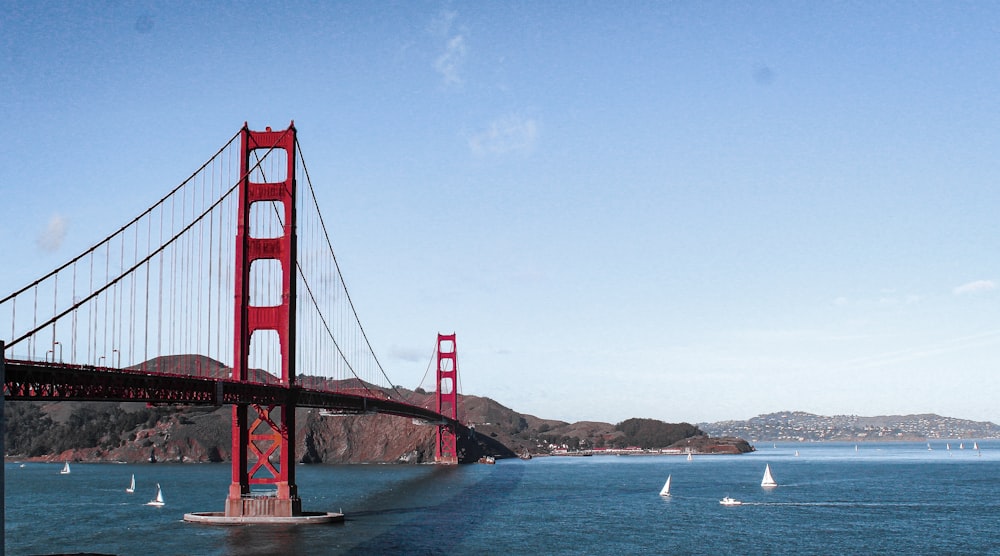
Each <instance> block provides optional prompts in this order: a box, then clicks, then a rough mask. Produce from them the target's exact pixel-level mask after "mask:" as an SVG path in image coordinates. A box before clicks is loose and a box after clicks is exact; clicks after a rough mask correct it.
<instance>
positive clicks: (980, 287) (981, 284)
mask: <svg viewBox="0 0 1000 556" xmlns="http://www.w3.org/2000/svg"><path fill="white" fill-rule="evenodd" d="M996 287H997V285H996V282H994V281H993V280H975V281H973V282H969V283H968V284H962V285H961V286H958V287H956V288H955V289H953V290H952V293H954V294H955V295H967V294H975V293H981V292H986V291H990V290H992V289H996Z"/></svg>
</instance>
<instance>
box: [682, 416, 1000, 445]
mask: <svg viewBox="0 0 1000 556" xmlns="http://www.w3.org/2000/svg"><path fill="white" fill-rule="evenodd" d="M698 428H700V429H701V430H703V431H704V432H705V433H706V434H709V435H712V436H739V437H741V438H746V439H748V440H750V441H751V442H757V441H766V442H773V441H799V442H805V441H824V440H826V441H836V440H840V441H851V442H864V441H893V440H895V441H903V440H910V441H914V440H929V439H942V440H944V439H948V440H960V439H966V438H1000V426H998V425H997V424H995V423H992V422H989V421H970V420H967V419H956V418H954V417H942V416H940V415H936V414H933V413H924V414H919V415H880V416H875V417H861V416H858V415H833V416H826V415H816V414H813V413H806V412H804V411H782V412H778V413H768V414H764V415H758V416H756V417H753V418H751V419H748V420H746V421H718V422H715V423H699V424H698Z"/></svg>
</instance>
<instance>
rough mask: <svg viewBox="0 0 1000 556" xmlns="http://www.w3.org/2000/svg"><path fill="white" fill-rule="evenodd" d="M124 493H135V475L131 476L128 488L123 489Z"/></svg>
mask: <svg viewBox="0 0 1000 556" xmlns="http://www.w3.org/2000/svg"><path fill="white" fill-rule="evenodd" d="M125 492H127V493H129V494H131V493H133V492H135V473H133V474H132V482H131V483H129V485H128V488H126V489H125Z"/></svg>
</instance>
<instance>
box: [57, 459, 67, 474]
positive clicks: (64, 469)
mask: <svg viewBox="0 0 1000 556" xmlns="http://www.w3.org/2000/svg"><path fill="white" fill-rule="evenodd" d="M59 473H60V474H62V475H69V462H68V461H67V462H66V463H64V464H63V468H62V471H60V472H59Z"/></svg>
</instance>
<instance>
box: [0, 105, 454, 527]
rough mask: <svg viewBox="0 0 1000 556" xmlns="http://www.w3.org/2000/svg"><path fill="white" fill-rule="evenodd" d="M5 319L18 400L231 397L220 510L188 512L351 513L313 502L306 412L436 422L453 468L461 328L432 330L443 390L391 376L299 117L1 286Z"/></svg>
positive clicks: (442, 453) (7, 364)
mask: <svg viewBox="0 0 1000 556" xmlns="http://www.w3.org/2000/svg"><path fill="white" fill-rule="evenodd" d="M302 186H304V187H302ZM303 193H304V194H303ZM234 237H235V239H234ZM7 322H9V323H10V328H9V330H3V328H0V337H2V336H4V335H7V333H9V339H8V340H6V342H4V341H0V373H2V375H3V384H4V399H6V400H36V401H41V400H50V401H51V400H81V401H83V400H91V401H94V400H96V401H143V402H147V403H150V404H214V405H223V404H225V405H231V406H232V412H233V413H232V450H231V454H230V455H231V459H232V481H231V483H230V485H229V490H228V493H227V495H226V498H225V507H224V511H221V512H203V513H198V514H187V515H185V519H189V520H190V521H202V522H209V523H216V522H218V523H254V522H275V521H279V522H280V521H296V522H309V520H316V521H328V520H336V519H342V518H343V516H342V514H333V513H326V512H323V513H316V512H304V511H303V510H302V508H301V501H300V498H299V495H298V491H297V487H296V484H295V465H294V464H295V450H296V439H295V408H296V407H311V408H320V409H328V410H335V411H337V412H342V413H373V412H375V413H385V414H389V415H397V416H400V417H408V418H412V419H419V420H421V421H423V422H427V423H430V424H434V425H436V426H437V435H436V443H435V447H436V448H435V461H436V462H438V463H444V464H456V463H458V459H459V458H458V456H459V454H458V450H457V446H456V438H457V436H456V433H457V430H458V427H459V426H460V424H459V422H458V365H457V349H456V342H455V335H454V334H448V335H444V334H438V336H437V346H436V351H435V353H436V360H437V370H436V383H435V385H436V388H435V389H436V396H434V397H433V398H430V402H425V403H422V404H421V403H418V402H412V401H410V400H408V399H407V398H406V396H404V394H403V393H402V392H401V391H400V390H399V389H397V388H396V387H395V386H393V384H394V383H393V382H392V381H391V380H389V377H388V376H387V374H386V371H385V369H384V368H383V366H382V364H381V362H380V361H379V360H378V358H377V356H376V355H375V350H374V349H373V348H372V346H371V344H370V342H369V340H368V337H367V335H366V334H365V330H364V328H363V327H362V325H361V321H360V319H359V318H358V314H357V311H356V309H355V307H354V304H353V302H352V301H351V297H350V295H349V294H348V291H347V286H346V284H345V282H344V278H343V275H342V273H341V270H340V266H339V264H338V262H337V259H336V256H335V255H334V252H333V247H332V243H331V241H330V237H329V233H328V231H327V227H326V224H325V222H324V221H323V216H322V214H321V212H320V208H319V203H318V201H317V197H316V191H315V188H314V184H313V183H312V180H311V179H310V176H309V171H308V168H307V166H306V164H305V161H304V157H303V156H302V151H301V145H300V144H299V142H298V139H297V135H296V129H295V125H294V122H293V123H291V124H290V125H289V127H288V128H287V129H284V130H272V129H271V128H270V127H268V128H266V129H265V130H264V131H251V130H250V129H249V127H248V126H247V125H246V124H244V126H243V128H242V129H240V130H239V132H237V133H236V134H235V135H234V136H232V137H231V138H230V139H229V140H228V141H227V142H226V144H225V145H223V146H222V147H221V148H220V149H219V150H218V151H217V152H216V153H215V154H214V155H212V157H211V158H209V159H208V161H206V162H205V163H204V164H202V165H201V167H200V168H198V169H197V170H196V171H195V172H194V173H192V174H191V175H190V176H189V177H188V178H187V179H186V180H184V181H183V182H181V183H180V184H179V185H178V186H176V187H175V188H173V189H172V190H171V191H170V192H169V193H167V194H166V195H165V196H164V197H162V198H161V199H160V200H159V201H157V202H156V203H154V204H153V205H152V206H151V207H149V208H148V209H146V210H145V211H143V212H142V213H141V214H140V215H138V216H136V217H135V218H133V219H132V220H131V221H130V222H128V223H127V224H125V225H124V226H122V227H120V228H118V229H117V230H116V231H115V232H114V233H112V234H110V235H109V236H107V237H106V238H105V239H104V240H102V241H100V242H98V243H97V244H95V245H93V246H91V247H90V248H89V249H87V250H86V251H84V252H83V253H81V254H80V255H78V256H76V257H74V258H73V259H71V260H70V261H68V262H66V263H65V264H63V265H61V266H59V267H58V268H56V269H55V270H53V271H51V272H50V273H48V274H46V275H44V276H42V277H40V278H38V279H37V280H35V281H33V282H31V283H30V284H28V285H26V286H24V287H23V288H21V289H18V290H17V291H14V292H12V293H10V294H9V295H7V296H5V297H3V298H2V299H0V327H2V326H4V324H5V323H7ZM179 355H198V356H199V357H176V356H179ZM171 356H173V357H171ZM167 361H170V362H171V363H170V364H167ZM177 361H181V362H182V363H181V364H180V365H179V366H178V364H177V363H176V362H177ZM220 495H221V494H220Z"/></svg>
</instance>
